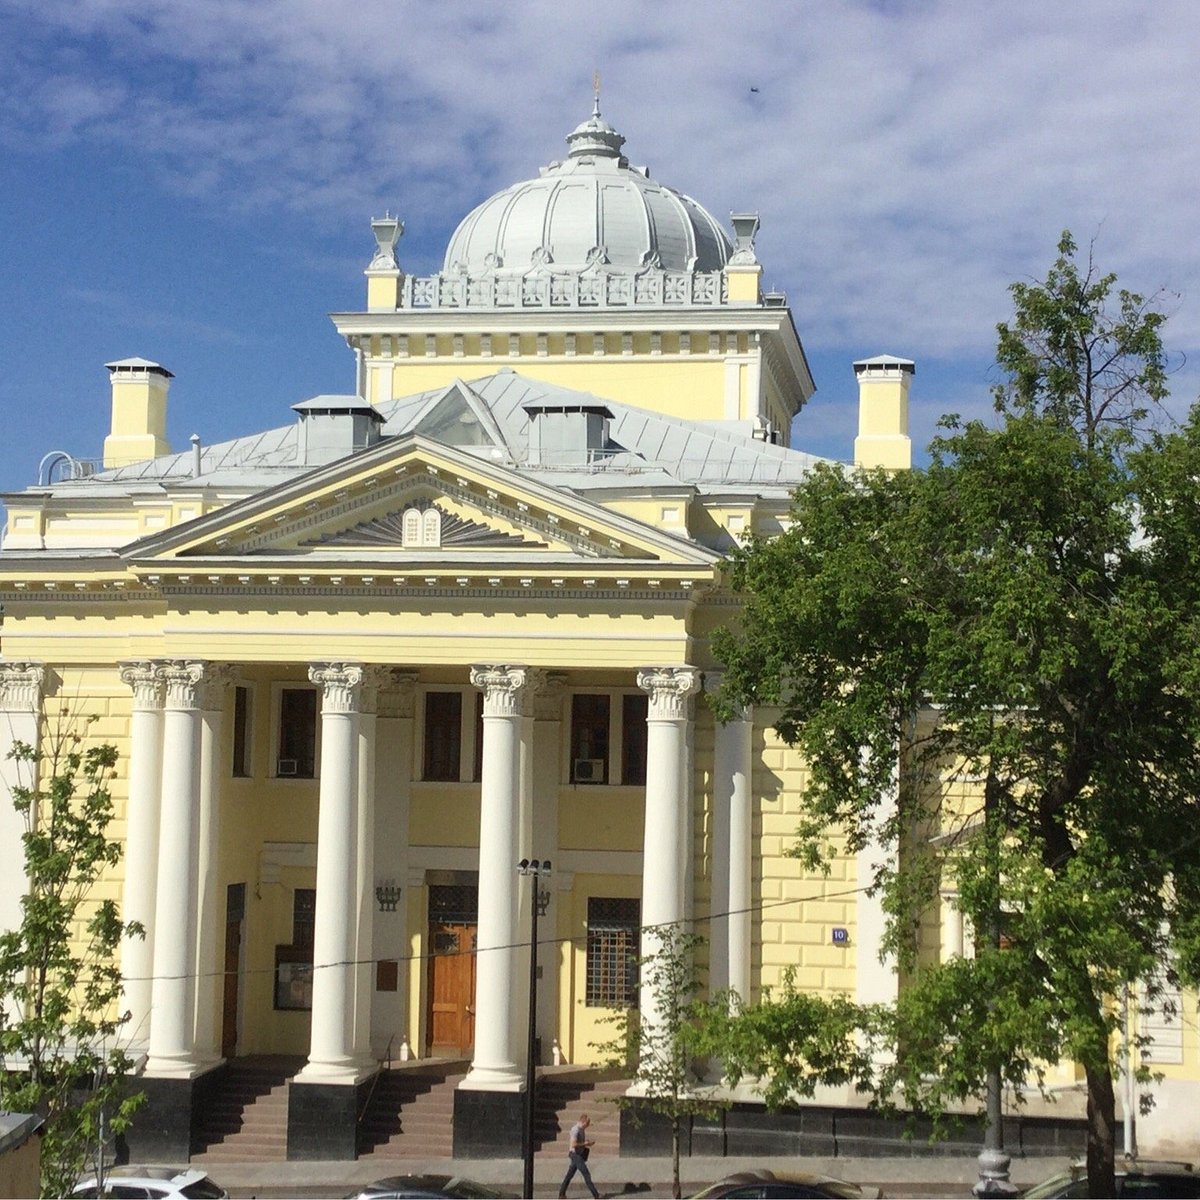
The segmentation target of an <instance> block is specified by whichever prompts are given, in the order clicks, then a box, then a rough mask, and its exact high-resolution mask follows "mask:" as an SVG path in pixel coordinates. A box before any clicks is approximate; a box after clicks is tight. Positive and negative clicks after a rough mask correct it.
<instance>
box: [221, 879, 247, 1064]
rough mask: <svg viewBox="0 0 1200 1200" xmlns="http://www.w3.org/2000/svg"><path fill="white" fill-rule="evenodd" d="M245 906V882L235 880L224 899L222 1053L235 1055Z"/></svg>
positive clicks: (228, 1056)
mask: <svg viewBox="0 0 1200 1200" xmlns="http://www.w3.org/2000/svg"><path fill="white" fill-rule="evenodd" d="M245 909H246V885H245V884H244V883H232V884H230V885H229V888H228V890H227V892H226V900H225V961H224V966H223V970H224V972H225V975H224V996H223V1006H222V1010H221V1053H222V1054H223V1055H224V1056H225V1057H226V1058H232V1057H233V1055H234V1053H235V1052H236V1050H237V1031H238V972H239V970H240V968H241V961H242V919H243V916H244V914H245Z"/></svg>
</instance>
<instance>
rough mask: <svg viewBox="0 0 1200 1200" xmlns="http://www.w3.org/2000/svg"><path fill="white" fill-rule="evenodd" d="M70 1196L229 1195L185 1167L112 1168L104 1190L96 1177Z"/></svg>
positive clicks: (107, 1199)
mask: <svg viewBox="0 0 1200 1200" xmlns="http://www.w3.org/2000/svg"><path fill="white" fill-rule="evenodd" d="M71 1195H72V1196H79V1197H84V1196H86V1197H89V1198H99V1197H104V1200H158V1197H170V1196H187V1197H188V1200H222V1197H226V1196H228V1195H229V1193H228V1192H227V1191H226V1190H225V1189H224V1188H223V1187H220V1186H219V1185H218V1184H216V1183H214V1182H213V1181H212V1180H211V1179H209V1177H208V1176H207V1175H205V1173H204V1172H203V1171H199V1170H196V1169H194V1168H189V1167H184V1168H183V1169H182V1170H176V1168H174V1167H113V1168H112V1169H111V1170H109V1171H107V1172H105V1175H104V1187H103V1188H100V1187H98V1186H97V1184H96V1177H95V1176H94V1175H92V1176H91V1177H89V1178H87V1179H85V1180H84V1181H83V1182H82V1183H81V1184H80V1185H79V1186H78V1187H77V1188H76V1189H75V1190H74V1191H73V1192H72V1193H71Z"/></svg>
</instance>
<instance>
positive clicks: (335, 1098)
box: [287, 1075, 371, 1162]
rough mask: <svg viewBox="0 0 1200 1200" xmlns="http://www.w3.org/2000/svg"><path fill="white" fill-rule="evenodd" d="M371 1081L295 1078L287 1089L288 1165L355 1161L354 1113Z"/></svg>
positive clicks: (356, 1121)
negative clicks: (304, 1162)
mask: <svg viewBox="0 0 1200 1200" xmlns="http://www.w3.org/2000/svg"><path fill="white" fill-rule="evenodd" d="M370 1086H371V1079H370V1077H368V1078H367V1079H363V1080H359V1081H358V1082H348V1083H324V1082H313V1081H309V1080H304V1079H302V1078H301V1077H300V1076H299V1075H297V1076H296V1077H295V1078H294V1079H293V1080H292V1082H291V1086H290V1087H289V1088H288V1114H287V1156H288V1159H289V1161H299V1160H313V1159H327V1160H330V1161H338V1162H348V1161H353V1160H354V1159H355V1158H357V1157H358V1112H359V1108H360V1106H361V1105H362V1103H363V1102H364V1101H365V1100H366V1098H367V1089H368V1088H370Z"/></svg>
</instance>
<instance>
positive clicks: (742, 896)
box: [704, 673, 754, 1001]
mask: <svg viewBox="0 0 1200 1200" xmlns="http://www.w3.org/2000/svg"><path fill="white" fill-rule="evenodd" d="M704 687H705V690H706V691H709V692H716V691H718V690H720V687H721V676H720V674H719V673H717V674H714V673H709V674H706V675H705V677H704ZM753 730H754V720H753V717H752V716H751V715H750V713H749V712H748V711H747V710H745V709H739V710H738V712H737V713H736V714H735V715H734V717H733V718H732V719H731V720H729V721H726V722H725V723H724V724H722V723H721V722H720V721H718V722H717V724H716V729H715V731H714V733H715V737H714V743H713V853H712V862H713V886H712V897H713V899H712V914H713V919H712V927H711V936H710V942H709V961H710V964H711V965H710V968H709V987H710V989H711V990H712V991H713V992H718V991H721V990H722V989H723V988H728V989H729V990H730V991H733V992H736V993H737V994H738V995H739V996H740V997H741V998H742V999H743V1000H745V1001H749V999H750V945H751V924H750V903H751V897H750V879H751V863H752V852H751V831H752V828H753V805H752V803H751V791H750V783H751V772H752V770H753V765H754V763H753V758H752V755H751V746H752V741H751V738H752V734H753Z"/></svg>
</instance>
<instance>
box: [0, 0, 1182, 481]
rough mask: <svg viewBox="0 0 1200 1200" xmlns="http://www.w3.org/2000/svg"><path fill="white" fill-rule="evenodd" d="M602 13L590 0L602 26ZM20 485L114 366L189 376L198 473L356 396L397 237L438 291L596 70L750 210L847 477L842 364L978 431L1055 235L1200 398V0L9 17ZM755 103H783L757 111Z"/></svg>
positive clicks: (97, 4) (95, 11)
mask: <svg viewBox="0 0 1200 1200" xmlns="http://www.w3.org/2000/svg"><path fill="white" fill-rule="evenodd" d="M587 7H588V9H589V10H590V9H592V8H593V7H596V6H587ZM0 45H2V46H4V47H5V51H4V66H3V69H2V70H0V187H2V192H0V194H2V195H3V198H4V199H3V203H2V205H0V255H2V258H0V356H2V363H0V411H2V412H3V414H4V425H3V440H2V441H0V490H2V491H12V490H16V489H20V488H23V487H25V486H27V485H29V484H31V483H33V482H34V481H35V480H36V477H37V468H38V462H39V460H40V459H41V457H42V456H43V455H44V454H45V453H46V452H47V451H50V450H58V449H63V450H67V451H69V452H70V453H72V454H74V455H75V456H77V457H80V458H91V457H96V456H98V455H99V454H100V450H101V444H102V442H103V439H104V435H105V433H106V432H107V429H108V419H109V392H108V382H107V372H105V370H104V369H103V364H104V363H105V362H106V361H109V360H111V359H114V358H120V357H125V356H128V355H135V354H137V355H143V356H145V357H147V358H151V359H154V360H156V361H158V362H161V363H163V364H164V365H165V366H167V367H168V368H169V369H170V370H171V371H173V372H174V373H175V375H176V379H175V381H174V384H173V385H172V391H171V400H170V412H169V435H170V438H171V441H172V444H173V445H174V446H175V447H176V448H183V447H185V446H186V444H187V439H188V436H189V435H190V434H192V433H199V434H200V435H201V437H202V439H203V440H204V441H205V442H211V441H216V440H219V439H223V438H226V437H230V436H233V435H236V434H239V433H246V432H250V431H253V430H256V429H261V428H265V427H269V426H272V425H278V424H283V423H286V422H287V421H289V420H291V419H292V414H291V413H290V411H289V407H288V406H289V405H291V404H294V403H296V402H297V401H299V400H303V399H305V398H307V397H309V396H312V395H315V394H318V393H321V392H346V391H350V390H352V388H353V362H352V358H351V355H350V353H349V351H348V350H347V349H346V347H345V345H344V344H343V343H342V342H341V341H340V340H339V338H338V337H337V335H336V333H335V332H334V330H333V328H332V325H331V324H330V322H329V320H328V317H327V315H326V314H327V313H329V312H331V311H338V310H346V309H355V308H359V307H361V305H362V303H363V297H364V281H363V278H362V269H363V267H364V266H365V265H366V262H367V260H368V259H369V257H370V253H371V249H372V246H373V240H372V238H371V234H370V229H369V221H370V218H371V217H372V216H374V215H379V214H382V212H383V211H384V210H385V209H390V210H391V211H393V212H399V213H400V215H401V216H402V217H403V218H404V220H405V223H406V226H407V232H406V233H405V236H404V238H403V240H402V242H401V244H400V257H401V262H402V265H403V266H404V267H405V268H406V269H407V270H408V271H410V272H412V273H418V274H420V273H427V272H430V271H433V270H435V269H437V267H438V266H439V264H440V261H441V256H442V253H443V250H444V247H445V244H446V241H447V240H448V238H449V235H450V233H451V231H452V230H453V228H454V226H455V224H456V223H457V221H458V219H459V218H460V217H462V216H463V215H465V214H466V213H467V212H468V211H469V210H470V209H471V208H472V207H474V205H475V204H477V203H478V202H479V201H480V200H482V199H484V198H485V197H486V196H487V195H489V194H490V193H491V192H493V191H496V190H498V189H500V188H502V187H505V186H507V185H508V184H510V183H513V182H515V181H517V180H519V179H523V178H528V177H530V176H532V175H534V174H535V173H536V171H537V168H538V167H539V166H541V165H542V164H544V163H546V162H548V161H550V160H552V159H555V158H559V157H561V155H562V153H563V151H564V145H563V141H562V139H563V137H564V136H565V134H566V133H567V132H568V131H569V130H570V129H571V128H572V127H573V126H574V125H575V124H576V123H577V122H578V121H579V120H581V119H582V118H583V117H584V116H585V115H586V114H587V112H588V111H589V108H590V103H591V79H592V72H593V70H595V69H599V70H600V72H601V74H602V79H603V109H604V112H605V115H606V117H608V119H609V120H611V121H612V122H613V124H614V125H616V126H617V128H618V129H620V130H621V131H622V132H623V133H624V134H625V136H626V137H627V139H628V141H627V144H626V152H627V153H628V154H629V156H630V158H631V159H632V160H633V161H635V162H639V163H646V164H648V165H649V166H650V168H651V170H652V173H653V174H654V176H655V177H656V178H657V179H659V180H660V181H662V182H665V183H668V184H671V185H672V186H674V187H677V188H679V189H680V190H682V191H685V192H687V193H689V194H690V195H692V196H694V197H696V199H698V200H699V201H700V202H701V203H702V204H704V205H705V207H707V208H708V209H709V210H710V211H712V212H713V213H714V214H716V215H717V216H718V217H720V218H722V219H724V218H726V217H727V214H728V213H729V212H730V211H731V210H747V209H751V210H754V209H756V210H758V211H759V212H760V213H761V216H762V231H761V233H760V235H759V239H758V249H759V256H760V258H761V259H762V260H763V262H764V264H765V283H766V284H767V285H768V286H769V287H772V288H778V289H782V290H784V291H786V292H787V293H788V296H789V300H790V303H791V305H792V309H793V313H794V316H795V321H796V325H797V328H798V330H799V332H800V335H801V338H802V340H803V341H804V343H805V346H806V348H807V350H808V353H809V358H810V361H811V363H812V366H813V370H814V374H815V376H816V380H817V385H818V389H819V390H818V393H817V397H816V398H815V399H814V401H813V402H812V404H811V405H810V407H809V408H808V409H806V411H805V413H803V414H802V416H801V418H800V422H799V424H798V426H797V429H796V431H795V439H794V440H795V443H796V444H797V445H799V446H801V447H802V448H804V449H809V450H814V451H817V452H820V453H826V454H831V455H834V456H837V457H848V456H849V454H850V450H851V443H852V440H853V437H854V422H855V385H854V379H853V374H852V372H851V369H850V363H851V362H852V361H853V360H854V359H856V358H860V357H863V356H866V355H871V354H876V353H883V352H886V353H893V354H900V355H904V356H906V357H909V358H912V359H915V360H916V362H917V376H916V381H915V384H914V391H913V435H914V439H915V440H916V441H917V442H918V443H920V444H924V443H925V442H926V441H927V440H928V438H929V437H930V435H931V433H932V431H933V428H934V424H935V422H936V420H937V417H938V416H939V415H940V414H941V413H943V412H945V411H959V412H964V413H968V414H972V415H974V414H983V413H985V412H986V411H987V410H988V407H989V401H988V393H987V389H988V386H989V383H990V382H992V373H991V369H990V363H991V356H992V352H993V350H994V342H995V333H994V330H995V324H996V322H997V321H998V320H1001V319H1003V318H1004V317H1005V316H1006V314H1007V313H1008V297H1007V292H1006V287H1007V284H1008V283H1009V282H1010V281H1012V280H1013V279H1028V278H1033V277H1040V276H1041V275H1043V274H1044V272H1045V269H1046V267H1047V265H1048V264H1049V262H1050V261H1051V258H1052V257H1053V252H1054V245H1055V242H1056V240H1057V237H1058V234H1059V232H1060V230H1061V229H1063V228H1064V227H1070V228H1071V229H1072V230H1073V231H1074V232H1075V234H1076V236H1077V238H1078V240H1079V241H1080V242H1081V243H1082V244H1084V245H1085V246H1086V245H1087V243H1088V242H1089V241H1091V240H1092V239H1094V240H1095V245H1096V257H1097V259H1098V261H1099V262H1100V263H1101V265H1102V266H1103V267H1104V268H1105V269H1112V270H1115V271H1117V272H1118V274H1119V275H1120V277H1121V281H1122V283H1124V284H1127V285H1128V286H1130V287H1133V288H1135V289H1137V290H1140V291H1146V292H1153V291H1156V290H1157V289H1159V288H1163V289H1166V292H1167V293H1168V294H1167V295H1166V296H1165V297H1164V300H1163V303H1164V306H1165V307H1166V309H1167V311H1169V312H1170V313H1171V320H1170V323H1169V324H1168V326H1167V328H1166V339H1167V342H1168V344H1169V346H1170V347H1171V349H1172V351H1173V353H1174V362H1175V364H1176V365H1177V366H1178V367H1179V370H1178V371H1177V373H1176V375H1175V377H1174V380H1173V389H1172V390H1173V393H1174V404H1175V406H1176V408H1177V409H1178V410H1179V411H1182V410H1184V409H1186V407H1187V405H1188V404H1190V403H1191V402H1192V401H1193V400H1194V399H1195V398H1196V395H1197V392H1198V391H1200V372H1198V371H1197V370H1196V369H1195V368H1194V367H1193V365H1192V364H1194V363H1197V362H1200V354H1198V351H1200V231H1198V229H1197V224H1198V213H1200V206H1198V204H1197V196H1198V194H1200V137H1198V131H1200V87H1198V86H1197V82H1196V63H1197V62H1198V61H1200V4H1194V3H1192V2H1191V0H1157V2H1155V3H1153V4H1150V3H1145V4H1139V3H1130V2H1128V0H1120V2H1118V0H1091V2H1090V3H1086V4H1084V3H1077V4H1053V5H1049V4H1045V3H1044V0H1037V2H1033V0H1031V2H1028V3H1025V2H1017V0H993V2H991V3H984V2H982V0H981V2H979V3H976V2H974V0H924V2H915V0H914V2H912V3H906V2H902V0H894V2H889V3H856V2H853V0H843V2H842V3H837V4H834V3H815V2H802V0H774V2H773V3H770V4H762V5H730V4H728V3H727V2H725V0H720V2H717V0H685V2H679V3H675V2H672V0H662V2H660V3H658V4H655V5H653V6H651V5H646V4H644V3H641V2H640V0H639V2H637V3H634V2H632V0H607V2H606V3H605V4H604V5H603V6H600V7H599V10H598V12H596V13H594V14H591V15H589V12H585V6H584V5H582V4H571V3H562V0H554V2H545V3H543V2H540V0H530V2H524V3H519V2H516V0H513V2H511V3H504V4H500V3H494V2H492V0H459V2H457V3H453V4H450V3H426V4H416V3H403V2H401V0H358V2H357V3H356V4H355V5H354V6H353V8H352V9H351V8H347V7H345V6H341V5H332V4H329V3H327V0H198V2H197V3H194V4H180V3H178V2H177V0H38V2H37V3H32V2H26V0H0ZM752 89H757V90H752Z"/></svg>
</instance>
